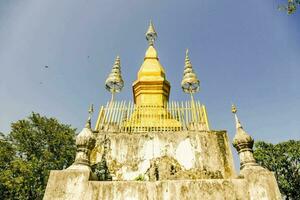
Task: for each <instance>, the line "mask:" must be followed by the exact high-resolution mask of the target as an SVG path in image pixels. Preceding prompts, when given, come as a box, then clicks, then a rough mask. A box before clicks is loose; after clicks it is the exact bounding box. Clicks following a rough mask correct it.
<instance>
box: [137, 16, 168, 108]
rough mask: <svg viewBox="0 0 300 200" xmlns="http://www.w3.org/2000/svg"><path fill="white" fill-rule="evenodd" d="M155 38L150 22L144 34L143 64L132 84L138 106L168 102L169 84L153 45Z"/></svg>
mask: <svg viewBox="0 0 300 200" xmlns="http://www.w3.org/2000/svg"><path fill="white" fill-rule="evenodd" d="M156 37H157V33H156V31H155V29H154V25H153V23H152V21H150V25H149V28H148V30H147V32H146V39H147V41H148V43H149V47H148V49H147V51H146V54H145V57H144V62H143V64H142V66H141V68H140V70H139V72H138V76H137V80H136V81H135V82H134V83H133V86H132V87H133V95H134V102H135V103H136V104H138V105H141V104H143V105H160V106H163V105H165V103H166V102H167V101H168V100H169V93H170V83H169V82H168V81H167V80H166V76H165V70H164V68H163V66H162V65H161V63H160V62H159V58H158V54H157V51H156V49H155V48H154V46H153V44H154V41H155V39H156Z"/></svg>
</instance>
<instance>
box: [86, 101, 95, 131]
mask: <svg viewBox="0 0 300 200" xmlns="http://www.w3.org/2000/svg"><path fill="white" fill-rule="evenodd" d="M88 112H89V117H88V119H87V121H86V124H85V128H89V129H91V119H92V115H93V113H94V105H93V104H91V105H90V107H89V111H88Z"/></svg>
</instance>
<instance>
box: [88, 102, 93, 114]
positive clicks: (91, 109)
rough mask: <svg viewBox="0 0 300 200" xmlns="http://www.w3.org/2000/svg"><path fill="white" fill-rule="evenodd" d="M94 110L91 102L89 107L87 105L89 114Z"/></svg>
mask: <svg viewBox="0 0 300 200" xmlns="http://www.w3.org/2000/svg"><path fill="white" fill-rule="evenodd" d="M93 112H94V105H93V104H91V105H90V107H89V114H90V115H92V114H93Z"/></svg>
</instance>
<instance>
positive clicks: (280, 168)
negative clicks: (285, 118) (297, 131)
mask: <svg viewBox="0 0 300 200" xmlns="http://www.w3.org/2000/svg"><path fill="white" fill-rule="evenodd" d="M254 157H255V159H256V160H257V162H258V163H259V164H260V165H261V166H263V167H265V168H267V169H269V170H270V171H273V172H274V173H275V177H276V179H277V182H278V186H279V189H280V192H281V194H282V195H283V196H284V197H285V199H287V200H293V199H295V200H296V199H297V200H298V199H300V140H299V141H295V140H289V141H286V142H281V143H278V144H275V145H274V144H271V143H266V142H262V141H258V142H256V143H255V148H254Z"/></svg>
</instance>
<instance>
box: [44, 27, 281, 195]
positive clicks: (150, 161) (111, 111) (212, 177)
mask: <svg viewBox="0 0 300 200" xmlns="http://www.w3.org/2000/svg"><path fill="white" fill-rule="evenodd" d="M156 38H157V33H156V31H155V29H154V26H153V24H152V22H150V25H149V28H148V31H147V32H146V39H147V41H148V48H147V50H146V54H145V57H144V61H143V63H142V65H141V67H140V70H139V71H138V74H137V79H136V80H135V81H134V82H133V85H132V89H133V101H129V102H126V101H116V100H115V98H114V95H115V93H117V92H120V91H121V90H122V88H123V86H124V81H123V79H122V75H121V61H120V57H117V58H116V61H115V63H114V65H113V67H112V71H111V73H110V74H109V76H108V78H107V79H106V82H105V85H106V89H107V90H108V91H109V92H111V93H112V98H111V100H110V101H109V102H108V103H107V104H106V105H105V106H100V108H99V114H98V118H97V121H96V124H95V127H94V128H92V126H91V114H92V113H93V107H91V108H90V110H89V113H90V114H89V118H88V121H87V123H86V126H85V128H83V130H82V131H81V132H80V133H79V134H78V136H77V138H76V146H77V153H76V157H75V161H74V163H73V165H71V166H70V167H68V168H67V169H65V170H54V171H51V173H50V176H49V180H48V184H47V188H46V192H45V195H44V200H50V199H76V200H77V199H85V200H95V199H105V200H106V199H107V200H114V199H118V200H125V199H128V200H129V199H151V200H156V199H163V200H167V199H168V200H169V199H170V200H173V199H174V200H176V199H178V200H184V199H188V200H190V199H206V200H210V199H216V200H222V199H245V200H248V199H249V200H250V199H251V200H267V199H269V200H273V199H278V200H279V199H281V195H280V192H279V189H278V186H277V182H276V180H275V177H274V175H273V173H272V172H270V171H268V170H267V169H265V168H263V167H261V166H259V165H258V164H257V163H256V161H255V159H254V157H253V153H252V147H253V142H254V141H253V139H252V138H251V136H250V135H248V134H247V133H246V132H245V131H244V129H243V127H242V125H241V123H240V121H239V119H238V117H237V114H236V113H237V109H236V107H235V106H233V107H232V112H233V113H234V116H235V123H236V135H235V137H234V139H233V146H234V147H235V148H236V149H237V151H238V153H239V157H240V172H239V174H237V173H236V170H235V169H234V165H233V158H232V153H231V148H230V144H229V138H228V135H227V133H226V131H216V130H212V129H211V127H210V125H209V122H208V116H207V112H206V108H205V106H204V105H203V104H201V103H200V102H199V101H196V100H194V97H193V94H194V93H195V92H198V91H199V89H200V81H199V79H198V77H197V76H196V74H195V72H194V70H193V67H192V63H191V61H190V58H189V54H188V50H187V52H186V57H185V66H184V70H183V71H184V72H183V80H182V82H181V86H182V89H183V91H184V92H185V93H188V94H190V95H191V100H190V101H186V102H174V101H170V100H169V96H170V90H171V85H170V82H169V81H168V80H167V78H166V72H165V69H164V67H163V66H162V64H161V63H160V61H159V57H158V54H157V51H156V49H155V40H156Z"/></svg>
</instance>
